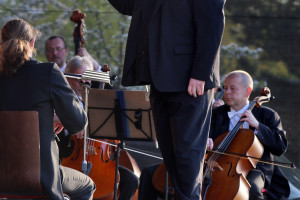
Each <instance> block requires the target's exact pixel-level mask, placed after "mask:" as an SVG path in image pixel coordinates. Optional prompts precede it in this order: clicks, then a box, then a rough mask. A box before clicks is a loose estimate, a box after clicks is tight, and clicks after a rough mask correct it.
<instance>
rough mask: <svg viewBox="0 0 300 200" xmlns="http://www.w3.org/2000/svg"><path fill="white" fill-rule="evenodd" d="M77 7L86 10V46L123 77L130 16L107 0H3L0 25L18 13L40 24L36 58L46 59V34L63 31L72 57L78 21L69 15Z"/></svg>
mask: <svg viewBox="0 0 300 200" xmlns="http://www.w3.org/2000/svg"><path fill="white" fill-rule="evenodd" d="M75 9H80V10H81V12H83V13H85V14H86V17H85V19H84V21H85V24H86V30H87V32H86V34H85V39H86V41H85V44H84V47H85V48H86V49H87V50H88V51H89V53H90V54H91V55H92V56H93V57H94V58H95V59H96V60H98V61H99V63H100V64H101V65H103V64H108V65H109V66H110V67H111V68H112V74H115V75H117V76H118V77H121V72H122V65H123V59H124V54H125V45H126V40H127V33H128V27H129V22H130V18H129V17H128V16H123V15H120V14H118V13H117V11H116V10H115V9H114V8H113V7H112V6H111V5H110V4H109V3H108V1H107V0H89V1H86V0H77V1H74V0H48V1H40V0H27V1H18V0H17V1H8V0H7V1H3V0H2V2H1V3H0V14H1V16H2V17H1V19H0V25H1V26H2V25H3V24H4V23H5V22H6V21H8V20H9V19H12V18H16V17H18V18H22V19H25V20H26V21H28V22H29V23H30V24H32V25H33V26H35V27H36V28H38V29H39V30H40V31H41V32H42V37H41V38H40V39H39V40H37V41H36V48H37V50H38V54H37V55H36V57H35V58H36V59H38V60H40V61H46V57H45V55H44V54H45V41H46V40H47V38H48V37H50V36H52V35H61V36H63V37H64V38H65V40H66V42H67V45H68V48H69V50H70V55H69V58H71V57H72V56H74V43H73V29H74V27H75V25H76V24H75V23H73V22H72V21H71V20H70V19H69V18H70V16H71V15H72V11H73V10H75ZM118 80H119V81H120V80H121V78H119V79H118ZM115 85H119V83H118V82H117V83H115Z"/></svg>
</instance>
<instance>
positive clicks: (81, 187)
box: [0, 19, 96, 200]
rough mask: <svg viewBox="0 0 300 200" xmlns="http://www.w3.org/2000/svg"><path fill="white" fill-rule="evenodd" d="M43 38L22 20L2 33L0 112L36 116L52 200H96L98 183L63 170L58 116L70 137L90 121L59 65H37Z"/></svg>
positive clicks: (43, 176)
mask: <svg viewBox="0 0 300 200" xmlns="http://www.w3.org/2000/svg"><path fill="white" fill-rule="evenodd" d="M38 34H39V32H38V31H37V30H36V29H34V28H32V27H31V25H30V24H29V23H27V22H26V21H24V20H22V19H13V20H10V21H8V22H7V23H6V24H5V25H4V26H3V27H2V29H1V44H0V50H1V51H0V60H1V63H0V93H1V98H0V110H8V111H31V110H33V111H37V112H38V116H39V133H40V135H39V137H40V159H41V184H42V187H43V191H44V193H45V195H46V196H47V199H51V200H63V199H64V197H63V191H64V192H65V193H67V194H68V195H69V196H70V198H71V199H72V200H91V199H92V197H93V193H94V191H95V189H96V188H95V184H94V182H93V181H92V180H91V179H90V178H89V177H88V176H86V175H84V174H82V173H80V172H78V171H75V170H72V169H70V168H66V167H62V166H60V165H59V157H58V147H57V144H56V141H55V134H54V130H53V126H54V123H53V116H54V112H55V113H56V115H57V116H58V117H59V119H60V120H61V122H62V124H63V125H64V126H65V128H67V129H68V131H69V132H70V133H71V134H74V133H77V132H79V131H81V130H83V129H84V127H85V126H86V124H87V117H86V114H85V112H84V111H83V109H82V108H81V106H80V103H79V100H78V98H77V97H76V95H75V93H74V92H73V91H72V89H71V88H70V86H69V85H68V83H67V81H66V79H65V77H64V75H63V73H62V72H61V70H60V69H59V68H58V67H57V65H56V64H54V63H40V62H38V61H35V60H32V59H31V56H32V52H34V43H35V38H36V36H37V35H38Z"/></svg>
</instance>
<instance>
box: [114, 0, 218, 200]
mask: <svg viewBox="0 0 300 200" xmlns="http://www.w3.org/2000/svg"><path fill="white" fill-rule="evenodd" d="M109 2H110V3H111V4H112V5H113V6H114V7H115V8H116V9H117V10H118V11H119V12H120V13H122V14H124V15H129V16H132V20H131V24H130V29H129V34H128V40H127V46H126V55H125V61H124V69H123V77H122V84H123V85H124V86H134V85H148V84H151V94H150V96H151V105H152V110H153V116H154V123H155V127H156V133H157V138H158V142H159V147H160V149H161V152H162V155H163V158H164V162H165V164H166V167H167V170H168V172H169V174H170V177H171V178H172V182H173V184H174V186H175V190H176V199H185V200H187V199H193V200H194V199H195V200H196V199H197V200H199V199H200V198H201V197H200V193H201V182H202V166H203V165H202V164H203V156H204V152H205V147H206V142H207V138H208V130H209V123H210V116H211V102H212V98H213V96H212V95H213V92H212V90H211V89H212V88H214V87H215V86H218V84H219V57H218V52H219V47H220V44H221V38H222V34H223V29H224V13H223V6H224V0H213V1H209V0H109Z"/></svg>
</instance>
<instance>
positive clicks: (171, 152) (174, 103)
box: [150, 86, 213, 200]
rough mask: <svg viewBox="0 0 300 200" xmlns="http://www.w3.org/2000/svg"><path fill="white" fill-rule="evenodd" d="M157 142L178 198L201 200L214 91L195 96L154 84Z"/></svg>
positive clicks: (153, 101) (152, 102) (153, 107)
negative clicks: (157, 88)
mask: <svg viewBox="0 0 300 200" xmlns="http://www.w3.org/2000/svg"><path fill="white" fill-rule="evenodd" d="M150 98H151V106H152V111H153V119H154V124H155V130H156V135H157V139H158V144H159V147H160V150H161V153H162V156H163V159H164V162H165V164H166V168H167V170H168V172H169V175H170V178H171V179H172V182H173V184H174V187H175V191H176V197H175V198H176V199H177V200H199V199H201V182H202V173H203V172H202V171H203V159H204V154H205V150H206V143H207V138H208V134H209V126H210V119H211V103H212V98H213V92H212V91H211V90H208V91H206V92H205V93H204V94H203V95H201V96H198V97H196V98H194V97H192V96H190V95H189V94H188V93H187V91H184V92H159V91H157V90H156V89H155V88H154V87H153V86H151V93H150Z"/></svg>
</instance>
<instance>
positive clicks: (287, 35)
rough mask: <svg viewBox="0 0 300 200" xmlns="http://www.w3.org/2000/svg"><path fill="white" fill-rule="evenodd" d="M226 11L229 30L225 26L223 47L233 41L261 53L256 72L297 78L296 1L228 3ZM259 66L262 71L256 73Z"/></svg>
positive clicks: (299, 35)
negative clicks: (256, 49) (260, 50)
mask: <svg viewBox="0 0 300 200" xmlns="http://www.w3.org/2000/svg"><path fill="white" fill-rule="evenodd" d="M225 8H226V11H225V13H226V16H227V17H226V22H227V25H229V26H227V25H226V26H227V27H226V30H225V34H224V38H223V44H229V43H232V40H234V42H236V43H237V44H239V45H241V46H249V47H253V48H258V47H260V48H262V49H263V50H264V52H263V54H261V56H260V58H259V60H258V69H257V70H258V71H257V72H259V71H263V72H264V73H269V74H272V75H275V76H278V77H281V78H283V77H284V78H298V79H299V78H300V69H299V67H298V65H299V63H300V57H299V46H300V12H299V10H300V2H299V0H272V1H265V0H253V1H248V0H231V1H227V2H226V6H225ZM233 38H234V39H233ZM261 62H262V63H264V64H263V66H262V67H263V69H259V68H260V67H261V65H260V63H261ZM274 63H277V64H276V65H275V67H274V66H273V65H274Z"/></svg>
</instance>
